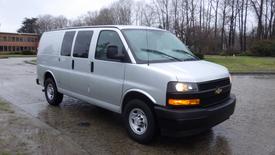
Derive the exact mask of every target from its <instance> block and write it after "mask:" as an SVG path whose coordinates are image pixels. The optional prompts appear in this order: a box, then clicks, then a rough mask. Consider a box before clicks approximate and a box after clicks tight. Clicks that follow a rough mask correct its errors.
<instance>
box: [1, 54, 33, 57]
mask: <svg viewBox="0 0 275 155" xmlns="http://www.w3.org/2000/svg"><path fill="white" fill-rule="evenodd" d="M9 57H13V58H14V57H36V55H22V54H8V55H4V54H3V55H0V58H9Z"/></svg>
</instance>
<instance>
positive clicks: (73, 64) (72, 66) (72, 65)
mask: <svg viewBox="0 0 275 155" xmlns="http://www.w3.org/2000/svg"><path fill="white" fill-rule="evenodd" d="M72 69H74V60H72Z"/></svg>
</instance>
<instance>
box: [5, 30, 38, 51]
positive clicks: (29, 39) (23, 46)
mask: <svg viewBox="0 0 275 155" xmlns="http://www.w3.org/2000/svg"><path fill="white" fill-rule="evenodd" d="M38 42H39V36H38V35H37V34H28V33H7V32H0V53H1V52H2V53H3V52H22V51H32V52H36V50H37V46H38Z"/></svg>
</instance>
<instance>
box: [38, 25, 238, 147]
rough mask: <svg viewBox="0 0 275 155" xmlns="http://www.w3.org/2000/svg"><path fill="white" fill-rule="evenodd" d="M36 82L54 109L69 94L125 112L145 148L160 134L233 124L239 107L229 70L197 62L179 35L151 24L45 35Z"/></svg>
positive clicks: (128, 126)
mask: <svg viewBox="0 0 275 155" xmlns="http://www.w3.org/2000/svg"><path fill="white" fill-rule="evenodd" d="M36 82H37V84H40V85H42V86H43V87H44V89H43V90H44V91H45V96H46V99H47V101H48V103H49V104H50V105H59V104H60V103H61V102H62V99H63V94H64V95H68V96H71V97H74V98H77V99H80V100H83V101H86V102H88V103H90V104H93V105H96V106H99V107H102V108H105V109H108V110H110V111H113V112H116V113H119V114H122V116H123V118H124V122H125V126H126V129H127V131H128V133H129V135H130V137H131V138H133V139H134V140H136V141H137V142H139V143H148V142H150V141H151V140H152V139H153V138H154V137H155V135H156V134H157V133H163V134H169V135H170V134H171V133H172V135H176V136H179V135H191V134H197V133H200V132H202V131H205V130H208V129H210V128H211V127H213V126H215V125H217V124H219V123H221V122H223V121H225V120H227V119H228V118H229V117H230V116H231V115H232V114H233V112H234V109H235V102H236V98H235V96H234V95H232V94H231V93H230V92H231V78H230V74H229V72H228V70H227V69H226V68H225V67H223V66H220V65H218V64H214V63H211V62H207V61H204V60H200V59H198V58H197V57H196V56H195V55H194V54H192V52H190V50H189V49H188V48H187V47H186V45H185V44H183V43H182V42H181V41H180V40H179V39H178V38H177V37H176V36H174V35H173V34H171V33H170V32H168V31H165V30H162V29H157V28H151V27H141V26H93V27H78V28H67V29H61V30H56V31H51V32H45V33H44V34H43V35H42V37H41V40H40V43H39V47H38V54H37V80H36ZM158 131H161V132H158Z"/></svg>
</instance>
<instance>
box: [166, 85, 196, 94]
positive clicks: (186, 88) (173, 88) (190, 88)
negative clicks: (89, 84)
mask: <svg viewBox="0 0 275 155" xmlns="http://www.w3.org/2000/svg"><path fill="white" fill-rule="evenodd" d="M196 91H198V86H197V84H196V83H189V82H169V83H168V86H167V92H169V93H175V92H196Z"/></svg>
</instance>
